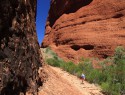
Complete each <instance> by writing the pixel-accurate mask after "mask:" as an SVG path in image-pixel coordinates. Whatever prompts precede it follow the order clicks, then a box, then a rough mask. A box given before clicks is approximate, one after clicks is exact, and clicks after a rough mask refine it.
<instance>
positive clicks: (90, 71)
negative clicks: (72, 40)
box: [46, 46, 125, 95]
mask: <svg viewBox="0 0 125 95" xmlns="http://www.w3.org/2000/svg"><path fill="white" fill-rule="evenodd" d="M47 52H50V50H49V49H48V50H47ZM50 53H51V54H52V55H53V57H52V58H49V59H47V60H46V62H47V63H48V64H49V65H52V66H56V67H60V68H62V69H63V70H65V71H67V72H69V73H71V74H74V75H76V76H78V77H80V76H81V74H82V73H84V74H85V75H86V80H87V81H89V82H91V83H96V84H99V85H100V86H101V88H102V90H103V92H104V93H105V94H106V95H124V94H125V49H124V48H123V47H121V46H120V47H117V48H116V49H115V54H114V56H113V57H110V58H107V59H105V60H104V61H103V62H100V63H99V64H100V66H101V69H95V68H93V65H92V61H91V60H90V59H85V58H82V59H81V61H80V63H79V64H77V65H76V64H74V63H73V62H65V61H63V60H61V59H60V58H59V57H58V56H57V55H56V54H54V53H52V51H51V52H50ZM107 63H112V64H111V65H110V66H107V65H106V64H107Z"/></svg>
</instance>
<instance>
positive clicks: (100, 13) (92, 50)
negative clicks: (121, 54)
mask: <svg viewBox="0 0 125 95" xmlns="http://www.w3.org/2000/svg"><path fill="white" fill-rule="evenodd" d="M119 45H120V46H125V1H124V0H51V7H50V11H49V16H48V19H47V22H46V31H45V37H44V41H43V43H42V47H47V46H50V47H51V48H52V49H53V50H54V51H55V52H56V53H57V54H58V55H59V56H60V57H63V58H64V59H70V60H74V61H76V60H79V59H80V58H81V57H99V58H106V57H108V56H112V55H113V53H114V49H115V48H116V47H117V46H119Z"/></svg>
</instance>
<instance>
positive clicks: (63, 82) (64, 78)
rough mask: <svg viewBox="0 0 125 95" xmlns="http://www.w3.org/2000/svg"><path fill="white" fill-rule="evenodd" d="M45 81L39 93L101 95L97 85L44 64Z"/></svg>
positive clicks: (41, 94)
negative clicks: (46, 75)
mask: <svg viewBox="0 0 125 95" xmlns="http://www.w3.org/2000/svg"><path fill="white" fill-rule="evenodd" d="M44 69H45V70H46V73H47V74H48V79H47V81H46V82H45V83H44V84H43V87H42V88H40V91H39V95H103V94H102V93H101V92H100V89H99V87H97V86H95V85H94V84H90V83H88V82H86V81H84V84H82V83H81V80H80V79H79V78H77V77H76V76H73V75H71V74H69V73H67V72H65V71H63V70H61V69H60V68H56V67H52V66H45V67H44Z"/></svg>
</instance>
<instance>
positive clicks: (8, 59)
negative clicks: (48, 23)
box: [0, 0, 42, 95]
mask: <svg viewBox="0 0 125 95" xmlns="http://www.w3.org/2000/svg"><path fill="white" fill-rule="evenodd" d="M35 18H36V0H0V95H19V94H20V93H24V94H25V93H26V92H27V91H28V92H30V93H32V94H33V95H36V94H37V90H38V86H39V84H42V83H41V82H40V81H39V80H40V79H39V77H38V69H39V67H40V66H41V59H40V52H39V45H38V42H37V36H36V30H35V28H36V27H35Z"/></svg>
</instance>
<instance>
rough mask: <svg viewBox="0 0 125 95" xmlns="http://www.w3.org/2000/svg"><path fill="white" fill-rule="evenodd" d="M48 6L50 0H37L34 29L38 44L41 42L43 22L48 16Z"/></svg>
mask: <svg viewBox="0 0 125 95" xmlns="http://www.w3.org/2000/svg"><path fill="white" fill-rule="evenodd" d="M49 7H50V0H37V18H36V30H37V37H38V41H39V44H41V42H42V40H43V37H44V32H45V23H46V19H47V16H48V11H49Z"/></svg>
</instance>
